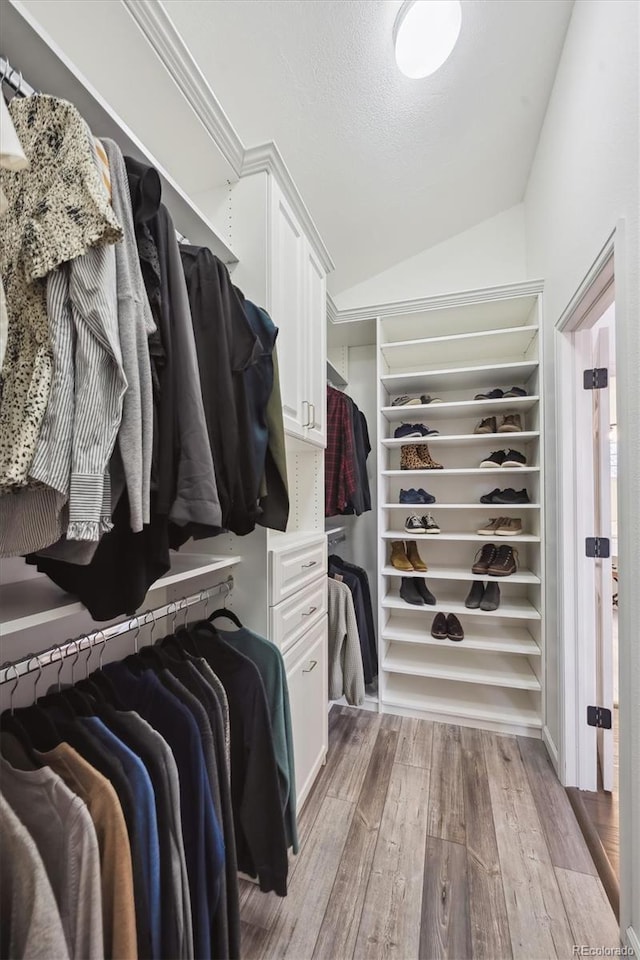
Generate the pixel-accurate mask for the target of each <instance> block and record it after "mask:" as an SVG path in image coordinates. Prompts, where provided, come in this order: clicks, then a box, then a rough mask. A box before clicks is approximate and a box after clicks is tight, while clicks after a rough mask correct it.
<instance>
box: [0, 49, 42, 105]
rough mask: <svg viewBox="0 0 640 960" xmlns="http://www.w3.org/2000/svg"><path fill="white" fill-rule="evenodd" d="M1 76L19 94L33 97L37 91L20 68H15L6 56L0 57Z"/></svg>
mask: <svg viewBox="0 0 640 960" xmlns="http://www.w3.org/2000/svg"><path fill="white" fill-rule="evenodd" d="M0 77H2V82H3V83H6V84H8V86H10V87H11V89H12V90H15V92H16V93H17V94H18V96H23V97H32V96H33V95H34V94H35V93H36V92H37V91H36V90H34V88H33V87H32V86H31V84H30V83H27V81H26V80H25V79H24V78H23V76H22V72H21V71H20V70H15V69H14V68H13V67H12V66H11V64H10V63H9V61H8V60H7V58H6V57H0Z"/></svg>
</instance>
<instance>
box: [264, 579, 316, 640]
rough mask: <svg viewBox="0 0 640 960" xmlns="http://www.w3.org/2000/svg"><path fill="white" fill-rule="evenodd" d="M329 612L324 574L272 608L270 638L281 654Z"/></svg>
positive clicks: (270, 613) (270, 612)
mask: <svg viewBox="0 0 640 960" xmlns="http://www.w3.org/2000/svg"><path fill="white" fill-rule="evenodd" d="M326 613H327V578H326V576H324V575H323V576H321V577H320V578H319V579H317V580H314V581H313V583H310V584H309V585H308V586H307V587H303V588H302V590H298V591H297V592H296V593H294V594H293V595H292V596H291V597H289V598H288V599H287V600H283V601H282V603H278V604H277V605H276V606H275V607H271V608H270V610H269V620H270V623H269V637H270V639H271V642H272V643H275V645H276V646H277V647H279V648H280V650H281V651H282V653H284V652H285V651H286V650H288V649H289V647H292V646H293V644H294V643H296V642H297V641H298V640H299V639H300V637H301V636H302V635H303V633H306V631H307V630H308V629H309V627H312V626H313V625H314V624H315V623H316V622H317V621H318V620H320V618H321V617H323V616H326Z"/></svg>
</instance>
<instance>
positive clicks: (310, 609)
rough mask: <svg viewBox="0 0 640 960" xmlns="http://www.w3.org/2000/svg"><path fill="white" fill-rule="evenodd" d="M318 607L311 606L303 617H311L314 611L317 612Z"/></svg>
mask: <svg viewBox="0 0 640 960" xmlns="http://www.w3.org/2000/svg"><path fill="white" fill-rule="evenodd" d="M317 609H318V608H317V607H309V609H308V610H307V612H306V613H303V614H302V616H303V617H310V616H311V614H312V613H315V612H316V610H317Z"/></svg>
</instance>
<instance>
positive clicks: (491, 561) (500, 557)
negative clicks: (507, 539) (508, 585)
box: [471, 543, 518, 577]
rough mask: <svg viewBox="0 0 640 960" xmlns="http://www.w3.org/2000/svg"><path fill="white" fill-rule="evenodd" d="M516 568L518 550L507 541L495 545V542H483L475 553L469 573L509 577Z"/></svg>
mask: <svg viewBox="0 0 640 960" xmlns="http://www.w3.org/2000/svg"><path fill="white" fill-rule="evenodd" d="M517 569H518V551H517V550H514V549H513V547H510V546H509V545H508V544H507V543H501V544H500V546H499V547H496V545H495V543H485V544H484V545H483V546H482V547H480V549H479V550H478V552H477V553H476V555H475V557H474V559H473V564H472V566H471V573H476V574H479V575H480V576H483V577H509V576H511V574H512V573H515V572H516V570H517Z"/></svg>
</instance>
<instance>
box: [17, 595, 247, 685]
mask: <svg viewBox="0 0 640 960" xmlns="http://www.w3.org/2000/svg"><path fill="white" fill-rule="evenodd" d="M223 589H226V591H227V596H228V595H229V594H230V593H231V591H232V590H233V577H231V576H230V577H227V579H226V580H222V581H220V583H216V584H214V585H213V586H212V587H207V588H206V589H204V590H200V591H199V592H198V593H194V594H192V595H191V596H189V597H181V598H180V599H179V600H172V601H171V602H170V603H167V604H165V605H164V606H163V607H156V608H155V609H154V610H145V611H143V612H141V613H139V614H134V615H133V616H132V617H129V618H128V619H127V620H123V621H121V622H120V623H114V624H112V625H111V626H110V627H105V628H104V630H93V631H92V632H91V633H84V634H80V636H79V637H77V638H76V639H75V640H67V641H66V643H61V644H58V645H57V646H53V647H49V649H48V650H42V651H41V652H40V653H30V654H29V655H28V656H26V657H23V658H22V659H21V660H16V661H15V662H7V663H3V664H2V666H1V667H0V684H3V683H7V682H8V681H14V682H15V681H16V680H18V679H19V678H20V677H22V676H25V675H26V674H28V673H34V672H35V671H36V670H41V669H42V668H43V667H47V666H49V664H51V663H59V662H60V661H61V660H64V659H66V657H69V656H71V655H74V656H75V654H76V653H80V652H81V651H82V650H88V649H89V648H90V647H93V646H94V645H96V644H100V643H106V642H107V641H108V640H113V638H114V637H120V636H123V635H124V634H125V633H129V632H131V631H133V630H137V629H138V628H142V627H144V626H149V624H152V623H154V621H156V620H161V619H162V618H163V617H167V616H173V615H174V614H175V616H178V615H179V614H180V613H181V612H182V611H183V610H186V609H187V608H188V607H192V606H194V605H195V604H196V603H203V602H204V601H205V600H208V599H209V598H210V597H212V596H214V595H215V594H216V593H220V591H221V590H223Z"/></svg>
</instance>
